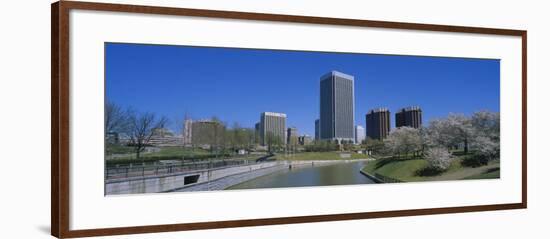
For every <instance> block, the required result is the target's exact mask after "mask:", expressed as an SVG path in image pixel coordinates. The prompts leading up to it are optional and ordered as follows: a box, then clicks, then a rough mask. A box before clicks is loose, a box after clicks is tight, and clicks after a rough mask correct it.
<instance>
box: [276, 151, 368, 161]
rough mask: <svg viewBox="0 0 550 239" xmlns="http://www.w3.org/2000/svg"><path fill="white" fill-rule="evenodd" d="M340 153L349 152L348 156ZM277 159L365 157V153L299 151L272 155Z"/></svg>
mask: <svg viewBox="0 0 550 239" xmlns="http://www.w3.org/2000/svg"><path fill="white" fill-rule="evenodd" d="M340 154H350V157H349V158H342V157H341V156H340ZM274 158H275V159H277V160H336V159H366V158H368V156H367V155H365V154H357V153H342V152H301V153H296V154H292V155H288V157H287V156H285V155H284V154H277V155H275V156H274Z"/></svg>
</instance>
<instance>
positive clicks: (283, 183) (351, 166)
mask: <svg viewBox="0 0 550 239" xmlns="http://www.w3.org/2000/svg"><path fill="white" fill-rule="evenodd" d="M365 164H366V162H364V161H360V162H352V163H337V164H333V165H328V166H319V167H311V166H309V167H302V168H293V169H285V170H282V171H278V172H275V173H272V174H269V175H266V176H262V177H259V178H255V179H252V180H250V181H246V182H243V183H240V184H237V185H234V186H231V187H229V188H227V189H228V190H232V189H252V188H285V187H307V186H330V185H350V184H369V183H374V182H373V181H372V180H370V179H369V178H367V177H366V176H365V175H363V174H361V173H360V172H359V170H361V168H363V167H364V166H365Z"/></svg>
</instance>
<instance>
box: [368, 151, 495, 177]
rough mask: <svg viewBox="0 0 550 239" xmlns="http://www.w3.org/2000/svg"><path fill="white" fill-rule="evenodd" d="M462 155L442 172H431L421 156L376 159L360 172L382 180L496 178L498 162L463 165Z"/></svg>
mask: <svg viewBox="0 0 550 239" xmlns="http://www.w3.org/2000/svg"><path fill="white" fill-rule="evenodd" d="M462 160H463V158H462V157H457V158H455V159H454V160H453V161H452V163H451V166H450V167H449V168H448V169H447V170H446V171H444V172H432V171H430V170H428V169H427V166H428V164H427V162H426V160H424V159H422V158H414V159H406V158H405V159H378V160H373V161H370V162H369V163H367V165H366V166H365V167H363V168H362V169H361V172H362V173H363V174H365V175H368V176H369V177H374V178H376V179H377V180H379V181H382V182H392V183H393V182H421V181H445V180H465V179H498V178H500V163H499V162H498V161H494V162H490V163H489V164H487V165H482V166H479V167H471V166H465V165H463V162H462Z"/></svg>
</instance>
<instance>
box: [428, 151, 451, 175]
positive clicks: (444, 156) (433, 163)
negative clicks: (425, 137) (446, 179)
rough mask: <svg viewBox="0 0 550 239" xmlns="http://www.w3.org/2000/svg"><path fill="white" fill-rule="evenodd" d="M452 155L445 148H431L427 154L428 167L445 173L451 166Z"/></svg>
mask: <svg viewBox="0 0 550 239" xmlns="http://www.w3.org/2000/svg"><path fill="white" fill-rule="evenodd" d="M451 160H452V157H451V153H449V151H448V150H447V149H445V148H441V147H435V148H430V149H428V151H427V152H426V161H428V167H429V168H432V169H436V170H440V171H444V170H446V169H448V168H449V166H451Z"/></svg>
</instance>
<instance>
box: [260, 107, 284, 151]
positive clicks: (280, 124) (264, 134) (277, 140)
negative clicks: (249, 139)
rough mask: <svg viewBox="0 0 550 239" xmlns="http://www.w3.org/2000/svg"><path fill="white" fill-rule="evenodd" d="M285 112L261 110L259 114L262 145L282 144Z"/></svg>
mask: <svg viewBox="0 0 550 239" xmlns="http://www.w3.org/2000/svg"><path fill="white" fill-rule="evenodd" d="M285 130H286V114H283V113H273V112H263V113H262V114H261V116H260V142H261V144H262V145H264V146H267V145H272V144H274V145H284V144H285V143H286V139H285Z"/></svg>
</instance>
